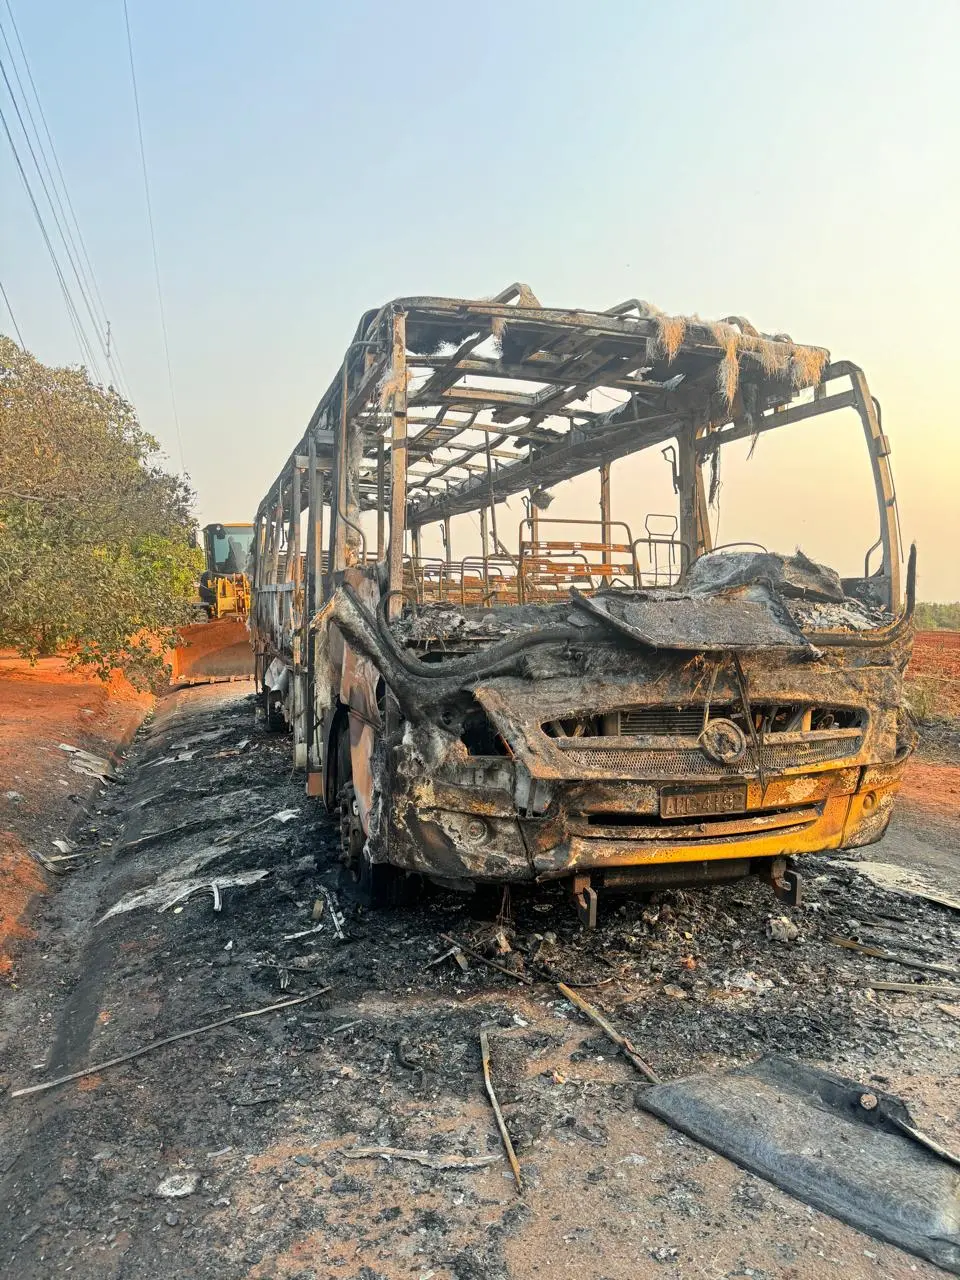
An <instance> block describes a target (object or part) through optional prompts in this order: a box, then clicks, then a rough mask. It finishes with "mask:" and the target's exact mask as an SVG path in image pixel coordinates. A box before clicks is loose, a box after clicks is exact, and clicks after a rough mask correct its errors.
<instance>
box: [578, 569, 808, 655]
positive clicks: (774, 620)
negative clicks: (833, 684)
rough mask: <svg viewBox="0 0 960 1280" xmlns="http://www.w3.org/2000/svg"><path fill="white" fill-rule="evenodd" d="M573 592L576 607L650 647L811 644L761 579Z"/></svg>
mask: <svg viewBox="0 0 960 1280" xmlns="http://www.w3.org/2000/svg"><path fill="white" fill-rule="evenodd" d="M571 595H572V596H573V602H574V604H575V605H576V607H577V608H578V609H581V610H583V612H585V613H587V614H589V615H590V616H591V617H593V618H595V619H597V620H598V621H599V622H602V623H604V624H605V625H607V626H608V627H609V628H610V629H611V630H614V631H617V632H619V633H620V634H621V635H623V636H627V637H629V638H630V639H632V640H633V641H635V642H636V643H639V644H643V645H647V646H649V647H650V648H652V649H680V650H684V651H690V652H694V653H711V652H718V651H721V650H730V649H732V650H737V651H743V650H748V649H797V650H807V651H808V652H810V651H811V649H812V646H811V644H810V641H809V640H807V638H806V637H805V636H804V634H803V632H802V631H801V630H800V628H799V627H798V626H797V624H796V623H795V622H794V620H793V618H791V616H790V614H789V613H788V611H787V609H786V607H785V606H784V604H783V602H782V601H781V600H779V599H778V598H777V596H775V595H774V594H773V592H772V591H771V590H770V589H769V588H768V587H766V586H764V585H761V584H754V585H752V586H748V587H737V588H735V589H732V590H728V591H719V592H716V593H710V594H706V593H704V594H702V595H681V594H679V593H676V592H671V593H663V594H660V595H653V594H646V593H643V592H636V593H630V592H625V591H617V592H612V591H611V592H609V593H607V594H601V595H597V596H593V597H587V596H583V595H580V593H579V592H577V591H576V588H571Z"/></svg>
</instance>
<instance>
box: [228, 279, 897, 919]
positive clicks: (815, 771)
mask: <svg viewBox="0 0 960 1280" xmlns="http://www.w3.org/2000/svg"><path fill="white" fill-rule="evenodd" d="M595 391H601V392H603V393H605V397H606V398H607V402H608V407H605V408H603V409H599V410H598V409H596V408H595V407H594V399H593V395H592V393H593V392H595ZM610 401H612V402H613V405H612V407H609V403H610ZM844 408H852V409H853V410H855V411H856V413H857V414H858V415H859V418H860V421H861V423H862V427H863V432H864V436H865V439H866V443H867V449H868V455H869V459H870V463H871V467H872V473H873V481H874V486H875V489H876V496H877V508H878V522H879V527H878V537H877V540H876V542H875V544H874V545H873V546H872V547H871V548H870V549H869V551H868V552H867V553H866V558H865V564H864V573H863V576H862V577H861V578H857V579H848V580H844V583H843V586H842V588H840V598H841V599H842V598H856V599H859V600H860V601H861V602H868V603H869V604H870V605H871V606H874V607H882V608H884V609H885V610H886V611H887V614H888V615H889V616H888V617H885V618H880V621H879V623H876V624H875V625H871V626H870V627H868V628H867V629H866V630H864V631H863V632H851V631H849V630H847V629H836V628H833V629H831V628H829V627H828V628H826V629H823V628H817V627H815V626H814V627H811V625H810V622H809V618H808V619H807V621H806V622H803V620H802V619H801V620H798V619H797V617H795V616H794V615H793V614H791V612H790V609H789V608H787V604H789V600H790V598H791V597H793V598H796V597H797V596H798V595H799V596H801V597H802V596H804V595H809V594H811V592H812V595H813V597H814V598H817V595H818V591H819V590H821V589H822V587H823V579H822V577H821V579H820V581H819V584H818V583H816V582H815V583H814V584H813V586H812V588H811V589H810V591H808V586H809V583H808V584H807V585H806V586H805V585H804V583H803V582H801V584H800V587H799V589H790V588H789V584H787V585H786V586H785V585H784V584H785V582H786V579H788V578H789V577H790V566H789V565H788V566H787V573H786V574H785V575H783V574H781V577H780V578H779V579H778V580H777V581H776V582H774V581H773V580H772V579H771V576H770V574H771V563H774V567H775V566H776V564H779V565H780V567H781V569H782V568H783V565H784V561H783V559H782V558H777V557H774V558H773V562H771V561H770V557H767V559H766V560H763V558H762V557H758V556H756V555H755V556H753V558H752V559H751V556H750V554H749V553H747V555H746V561H747V563H746V564H745V563H744V555H743V554H742V553H741V554H735V555H732V556H726V555H724V553H723V552H720V551H714V549H713V548H712V547H711V539H710V528H709V521H708V518H707V517H708V507H707V494H706V487H705V483H704V477H703V465H704V464H705V463H708V462H709V461H710V459H711V458H712V457H714V456H715V454H716V452H717V451H718V450H719V449H721V448H722V447H723V446H724V445H725V444H727V443H728V442H731V441H736V440H741V439H743V438H745V437H755V436H758V435H761V434H763V433H765V432H768V431H770V430H774V429H777V428H780V427H783V426H787V425H789V424H792V423H798V422H802V421H804V420H807V419H811V418H814V417H818V416H820V415H823V414H826V413H830V412H833V411H836V410H839V409H844ZM668 442H674V443H673V444H672V445H669V444H668ZM655 445H659V446H667V448H666V450H665V451H666V452H667V453H668V454H669V456H670V458H671V461H672V465H673V468H674V487H675V490H676V493H677V501H678V513H677V515H676V517H674V518H673V523H672V525H671V523H670V520H663V521H661V523H660V524H659V525H654V526H652V527H651V526H650V524H649V521H647V522H646V527H645V528H644V530H643V532H642V533H640V535H639V536H638V537H634V533H635V532H636V531H635V530H634V529H632V528H630V527H628V526H627V525H624V524H623V522H616V521H614V519H613V515H612V510H611V499H610V465H611V463H612V462H614V461H616V460H617V459H620V458H623V457H625V456H626V455H628V454H633V453H637V452H639V451H641V450H645V449H648V448H651V447H652V446H655ZM889 455H890V447H889V443H888V440H887V437H886V436H885V434H884V433H883V430H882V427H881V421H880V412H879V406H878V405H877V403H876V401H875V400H874V399H873V397H872V396H871V394H870V391H869V389H868V386H867V382H866V379H865V377H864V374H863V372H862V370H861V369H859V368H858V367H857V366H856V365H854V364H851V363H849V362H846V361H840V362H831V360H830V357H829V354H828V353H827V352H826V351H825V350H823V349H822V348H816V347H807V346H801V345H798V344H795V343H793V342H792V341H791V340H790V339H788V338H786V337H784V336H783V335H778V336H774V337H771V336H768V335H763V334H759V333H757V331H756V330H755V329H753V328H752V326H750V325H749V324H748V323H747V322H746V321H745V320H743V319H742V318H740V317H730V318H729V319H727V320H725V321H722V322H719V323H716V324H709V323H705V322H703V321H701V320H699V319H685V318H682V317H670V316H666V315H664V314H662V313H660V312H658V311H656V310H655V309H654V308H652V307H649V306H648V305H647V304H645V303H642V302H639V301H637V300H630V301H628V302H625V303H623V304H621V305H619V306H616V307H613V308H611V309H610V310H608V311H605V312H592V311H582V310H558V309H548V308H544V307H542V306H541V305H540V303H539V301H538V300H537V299H536V298H535V297H534V295H533V294H532V293H531V291H530V290H529V288H528V287H526V286H524V285H514V286H512V287H511V288H510V289H508V290H506V291H504V293H502V294H500V295H499V296H497V297H496V298H494V299H492V300H485V301H480V300H469V299H450V298H430V297H423V298H403V299H398V300H397V301H395V302H392V303H390V304H389V305H387V306H385V307H383V308H381V309H379V310H376V311H371V312H368V313H367V314H366V315H365V316H364V317H363V319H362V321H361V323H360V325H359V327H358V329H357V332H356V335H355V338H354V340H353V342H352V343H351V344H350V346H349V348H348V349H347V353H346V356H345V359H344V361H343V364H342V366H341V368H340V370H339V372H338V374H337V376H336V377H335V378H334V380H333V382H332V383H331V385H330V387H329V389H328V390H327V392H326V394H325V395H324V397H323V399H322V400H321V401H320V404H319V405H318V406H317V409H316V411H315V412H314V414H313V415H312V417H311V419H310V421H309V423H308V424H307V428H306V431H305V432H304V434H303V436H302V439H301V440H300V442H299V443H298V445H297V447H296V448H295V449H294V451H293V453H292V454H291V455H290V457H289V459H288V461H287V463H286V465H285V466H284V468H283V469H282V471H281V472H280V474H279V476H278V477H277V479H276V480H275V481H274V483H273V485H272V486H271V488H270V490H269V492H268V493H267V495H266V497H265V498H264V499H263V501H262V503H261V504H260V508H259V510H258V512H257V517H256V538H255V557H254V573H253V605H252V610H251V629H252V634H253V642H254V651H255V658H256V674H257V679H258V681H259V684H260V688H261V691H262V695H263V699H264V705H265V708H266V711H267V714H268V716H269V717H270V719H271V722H272V723H274V724H275V725H277V726H280V725H283V724H289V725H290V726H291V727H292V730H293V740H294V754H295V760H296V763H297V764H298V765H299V766H300V767H302V768H304V769H305V770H306V789H307V792H308V794H310V795H313V796H320V797H322V798H323V799H324V801H325V802H326V804H327V806H328V807H330V808H331V809H337V810H338V811H339V812H340V816H341V826H342V832H343V856H344V860H345V862H346V863H347V864H348V865H349V866H350V867H351V868H352V869H353V871H354V872H355V873H356V875H357V876H358V878H359V879H360V880H361V882H362V884H363V885H364V887H365V889H366V890H368V891H369V893H370V895H371V896H372V897H374V898H377V897H383V896H384V895H387V896H389V894H390V893H393V892H396V889H397V886H398V884H400V883H401V882H402V875H401V874H400V873H402V872H408V873H419V874H421V875H426V876H429V877H431V878H433V879H436V880H440V881H443V882H445V883H447V884H452V885H455V886H460V887H466V886H468V885H470V884H473V883H476V882H478V881H484V880H495V881H500V880H502V881H505V882H511V881H521V880H546V879H554V878H558V877H566V878H569V879H570V880H571V882H572V884H573V886H574V891H575V894H576V896H577V898H578V901H579V904H580V906H581V908H582V909H583V911H584V912H586V913H587V914H592V912H593V911H594V910H595V902H596V897H595V890H596V888H597V886H598V885H599V886H603V885H611V886H612V885H622V884H628V883H636V884H640V885H653V884H666V883H687V882H698V881H700V880H706V879H711V878H730V877H733V876H737V875H742V874H745V873H747V872H751V871H753V872H756V871H761V872H763V873H765V874H767V875H769V876H770V878H771V880H772V882H773V883H774V886H775V887H776V888H777V889H778V890H779V891H780V892H781V893H787V892H790V891H791V886H792V883H793V882H792V879H791V876H790V875H789V874H788V873H787V871H786V861H785V860H786V859H787V858H788V857H790V856H791V855H795V854H799V853H803V852H805V851H810V850H817V849H826V848H837V847H850V846H851V845H856V844H864V843H869V842H870V841H871V840H874V839H878V838H879V836H880V835H881V834H882V832H883V830H884V829H885V826H886V822H887V820H888V818H889V814H890V807H891V804H892V799H893V795H894V793H895V791H896V788H897V785H898V781H899V776H900V772H901V770H902V766H903V762H904V760H905V758H906V755H907V754H908V752H909V745H910V744H909V736H910V735H909V731H908V729H907V728H906V727H905V725H904V723H903V718H902V715H901V713H900V709H899V708H900V687H901V677H902V671H903V668H904V665H905V663H906V660H907V658H908V656H909V644H910V626H909V622H910V619H909V612H910V606H911V604H912V590H911V587H912V579H911V582H909V583H908V592H907V594H908V597H911V599H908V607H907V608H906V609H905V610H903V611H901V612H900V613H899V616H896V615H898V611H900V609H901V596H902V586H901V555H900V551H899V531H898V525H897V509H896V495H895V491H894V485H893V479H892V474H891V469H890V462H889ZM593 470H596V471H598V473H599V499H600V512H599V519H598V520H595V521H593V522H580V523H581V524H582V525H584V526H585V532H579V531H578V532H576V533H575V534H574V535H571V534H570V532H569V530H566V531H565V535H564V536H563V537H561V538H554V537H550V536H545V529H546V531H547V533H548V534H549V533H552V532H554V525H553V523H552V522H550V518H549V517H547V516H545V515H544V514H543V510H544V509H545V506H546V503H547V501H548V498H549V495H548V491H549V489H550V488H551V487H552V486H554V485H556V484H558V483H559V482H561V481H563V480H567V479H571V478H573V477H575V476H579V475H582V474H584V473H586V472H589V471H593ZM516 494H525V495H526V503H527V507H526V510H527V514H526V517H525V519H524V521H523V522H522V524H521V528H520V530H519V535H518V543H517V545H516V548H515V549H514V548H511V547H509V546H507V545H506V544H505V542H504V540H503V538H501V536H500V530H499V529H498V527H497V505H498V504H500V503H502V502H503V501H504V500H505V499H507V498H509V497H511V496H512V495H516ZM367 513H370V514H367ZM464 514H474V515H476V516H478V517H479V522H480V545H479V546H478V547H477V548H476V549H475V551H474V552H473V553H472V554H471V555H469V556H467V557H464V558H462V559H461V560H459V561H458V560H456V558H455V556H454V554H453V550H452V546H451V536H452V535H451V520H452V519H453V518H454V517H456V516H458V515H464ZM501 518H502V517H501ZM566 523H574V522H566ZM432 524H437V525H438V526H439V528H440V530H441V534H442V554H441V555H439V556H434V557H428V556H424V555H423V554H422V531H423V530H424V528H425V527H427V526H429V525H432ZM365 526H366V527H365ZM877 553H879V556H878V558H877V559H876V563H874V558H875V557H877ZM718 557H720V558H722V559H723V560H724V573H721V574H720V578H719V584H718V580H717V578H716V574H715V571H714V569H712V568H711V569H710V571H709V572H706V571H705V570H704V569H703V568H702V566H704V565H706V564H708V563H709V564H710V565H711V566H713V565H714V562H715V561H716V560H717V559H718ZM730 565H733V566H734V567H735V568H736V569H737V572H739V573H740V578H739V579H737V575H736V573H735V574H734V575H733V577H732V578H731V576H730V573H729V572H726V570H727V569H728V568H729V567H730ZM698 566H700V567H698ZM812 568H813V569H816V566H812ZM803 572H804V567H803V566H801V567H800V576H801V578H802V577H803ZM698 574H699V575H700V576H699V579H698ZM704 574H705V577H704ZM711 574H713V577H711ZM744 574H746V576H745V577H744ZM835 587H836V588H839V580H837V582H836V584H835ZM826 598H828V599H829V598H830V589H829V584H828V590H827V597H826ZM785 599H786V602H787V603H786V604H785ZM591 601H592V603H591ZM438 606H444V607H443V608H439V609H438ZM451 609H453V610H454V612H455V613H456V617H458V618H459V619H460V621H459V622H456V619H454V628H453V630H454V632H455V634H454V633H451V631H450V623H451ZM651 611H652V612H651ZM413 615H416V616H413ZM877 616H879V615H875V618H876V617H877ZM671 618H672V619H673V622H672V623H671V622H670V619H671ZM434 622H436V625H434ZM671 627H672V628H673V629H672V630H671ZM445 628H446V629H445ZM711 706H712V707H713V708H716V709H718V710H721V711H722V712H723V714H722V715H720V714H715V713H714V712H712V711H711ZM694 722H696V723H694ZM717 725H721V728H720V729H716V726H717ZM724 725H726V726H731V725H732V726H733V728H729V729H727V730H724V729H723V727H722V726H724ZM714 730H716V731H715V732H714ZM734 730H736V732H734ZM724 731H726V732H728V733H729V734H730V735H731V737H732V738H733V739H734V741H733V744H732V745H730V744H727V748H726V749H727V750H729V751H733V749H734V747H736V748H737V752H738V753H737V754H735V755H733V756H731V757H730V758H729V759H724V758H723V751H724V749H725V748H724V745H723V743H722V742H714V743H713V745H712V748H711V740H708V733H710V734H713V737H714V738H716V737H719V738H722V737H723V732H724Z"/></svg>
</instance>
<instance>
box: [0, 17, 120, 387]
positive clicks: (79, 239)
mask: <svg viewBox="0 0 960 1280" xmlns="http://www.w3.org/2000/svg"><path fill="white" fill-rule="evenodd" d="M4 4H5V7H6V10H7V16H8V18H9V21H10V26H11V29H12V31H13V34H14V38H15V39H16V42H17V48H18V49H19V52H20V60H21V62H22V63H23V68H24V70H25V72H26V75H27V80H28V82H29V84H30V89H31V90H32V93H33V100H34V102H35V103H36V107H37V114H38V115H39V117H40V122H41V124H42V125H43V132H44V135H45V137H46V147H44V144H43V140H42V138H41V137H40V131H39V129H38V128H37V124H36V121H35V120H34V116H33V111H32V109H31V106H30V98H29V96H28V94H27V92H26V90H25V89H24V85H23V81H22V80H21V78H20V72H19V69H18V67H17V60H16V57H15V56H14V52H13V49H12V48H11V47H10V43H9V41H8V40H7V36H6V32H4V31H3V29H2V27H0V34H2V35H3V43H4V45H5V46H6V48H7V53H8V54H9V57H10V65H11V67H12V69H13V74H14V76H15V77H16V81H17V86H18V88H19V89H20V95H21V97H22V99H23V105H24V108H25V109H26V112H27V118H28V119H29V121H30V125H31V127H32V128H33V131H34V135H35V137H36V140H37V149H38V150H39V152H40V156H41V159H42V160H43V163H44V168H45V169H46V172H47V177H48V178H49V179H50V186H51V188H52V190H53V194H54V196H55V198H56V203H57V208H58V209H59V212H60V219H62V225H61V223H60V220H58V229H59V230H60V234H61V239H63V240H64V245H65V247H66V241H67V240H69V244H70V249H68V254H69V252H70V250H72V254H73V259H72V261H71V266H72V267H73V270H74V274H75V275H76V276H77V279H78V283H79V278H80V273H81V272H82V273H83V277H84V279H83V283H82V285H81V288H82V289H83V290H84V292H85V294H86V293H88V292H92V294H93V297H94V299H95V300H96V303H97V306H98V307H99V312H98V314H96V315H94V314H93V311H94V308H93V306H92V304H91V302H90V300H89V299H88V298H87V297H86V296H85V302H86V304H87V307H88V311H89V312H90V313H91V319H92V320H93V323H94V327H95V328H96V330H97V336H98V338H99V339H100V345H101V348H102V349H103V353H104V356H105V358H106V361H107V365H108V367H109V369H110V372H111V374H113V376H114V381H115V382H116V383H117V385H118V386H119V387H120V389H121V390H122V391H123V394H124V395H125V396H127V398H128V399H129V388H128V385H127V377H126V371H125V370H124V368H123V362H122V361H121V359H120V352H119V351H118V350H117V345H116V342H115V341H111V335H110V321H109V319H108V317H107V309H106V306H105V304H104V301H103V295H102V294H101V292H100V286H99V283H98V281H97V275H96V272H95V271H94V268H93V263H92V261H91V258H90V253H89V251H88V249H87V245H86V241H85V240H84V237H83V232H82V230H81V228H80V222H79V219H78V218H77V214H76V210H75V209H74V206H73V201H72V199H71V198H70V188H69V187H68V186H67V180H66V177H65V176H64V172H63V167H62V166H61V164H60V157H59V156H58V154H57V148H56V145H55V143H54V141H53V135H52V134H51V132H50V126H49V124H48V123H47V117H46V112H45V111H44V109H43V102H42V101H41V99H40V92H39V90H38V89H37V84H36V81H35V80H34V78H33V71H32V69H31V67H30V59H29V58H28V57H27V51H26V49H25V48H24V44H23V40H22V38H21V36H20V28H19V27H18V26H17V19H16V17H15V15H14V12H13V8H12V6H11V4H10V0H4ZM47 148H49V153H50V156H52V158H53V165H54V167H55V168H56V172H57V175H58V177H59V184H58V183H57V180H56V179H55V178H54V175H53V172H52V170H51V166H50V161H49V159H48V157H47ZM61 190H62V192H63V199H61V197H60V192H61ZM48 198H49V196H48ZM64 201H66V210H69V214H70V216H69V218H68V217H67V211H66V210H65V209H64ZM51 207H52V206H51ZM54 216H55V217H56V211H54ZM71 221H72V224H73V227H72V228H71ZM64 230H65V232H66V235H64ZM74 231H76V237H74ZM78 245H79V248H78ZM77 264H79V270H78V266H77ZM104 339H105V340H104ZM114 366H116V367H114Z"/></svg>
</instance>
